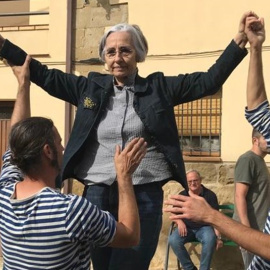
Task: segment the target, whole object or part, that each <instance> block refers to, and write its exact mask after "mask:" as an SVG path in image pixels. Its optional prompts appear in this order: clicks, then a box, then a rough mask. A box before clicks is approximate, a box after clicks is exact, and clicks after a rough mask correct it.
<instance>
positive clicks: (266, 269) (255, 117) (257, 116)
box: [245, 100, 270, 270]
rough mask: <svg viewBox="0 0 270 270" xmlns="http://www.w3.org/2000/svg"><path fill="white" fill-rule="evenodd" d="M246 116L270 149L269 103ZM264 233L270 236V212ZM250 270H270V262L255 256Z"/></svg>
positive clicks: (247, 113)
mask: <svg viewBox="0 0 270 270" xmlns="http://www.w3.org/2000/svg"><path fill="white" fill-rule="evenodd" d="M245 116H246V118H247V120H248V122H249V123H250V124H251V125H252V126H253V127H254V128H255V129H256V130H258V131H259V132H260V133H261V134H262V135H263V136H264V138H265V140H266V142H267V146H268V147H270V108H269V103H268V101H267V100H266V101H264V102H263V103H262V104H260V105H259V106H258V107H257V108H255V109H253V110H247V108H246V111H245ZM269 207H270V205H269ZM263 232H264V233H266V234H270V211H269V212H268V217H267V219H266V223H265V227H264V230H263ZM262 248H264V247H262ZM248 270H270V261H269V260H266V259H263V258H261V257H259V256H254V258H253V260H252V262H251V264H250V265H249V268H248Z"/></svg>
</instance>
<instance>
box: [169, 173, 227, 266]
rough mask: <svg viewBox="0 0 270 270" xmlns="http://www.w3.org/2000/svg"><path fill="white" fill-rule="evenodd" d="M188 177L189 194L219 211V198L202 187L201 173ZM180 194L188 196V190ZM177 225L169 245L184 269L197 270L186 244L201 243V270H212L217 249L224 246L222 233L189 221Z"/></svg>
mask: <svg viewBox="0 0 270 270" xmlns="http://www.w3.org/2000/svg"><path fill="white" fill-rule="evenodd" d="M186 175H187V183H188V187H189V192H192V193H194V194H197V195H199V196H201V197H203V198H205V200H206V201H207V202H208V203H209V204H210V205H211V206H212V207H213V208H215V209H217V210H218V201H217V196H216V194H215V193H214V192H213V191H211V190H209V189H208V188H206V187H205V186H203V185H202V178H201V176H200V173H199V172H198V171H196V170H190V171H188V172H187V173H186ZM180 194H181V195H184V196H188V193H187V191H186V190H183V191H182V192H180ZM175 223H176V224H177V229H175V230H174V231H173V233H172V234H171V235H170V236H169V243H170V246H171V247H172V249H173V251H174V253H175V255H176V256H177V258H178V260H179V261H180V263H181V265H182V267H183V269H185V270H196V269H197V268H196V267H195V265H194V264H193V262H192V261H191V259H190V256H189V254H188V252H187V250H186V248H185V244H186V243H188V242H191V241H199V242H201V243H202V253H201V261H200V269H201V270H208V269H210V264H211V260H212V255H213V252H214V250H215V247H216V249H218V248H220V247H222V246H223V242H222V240H221V235H220V233H219V232H218V231H217V230H216V229H214V228H213V227H212V226H208V225H206V224H205V223H197V222H193V221H191V220H188V219H178V220H175Z"/></svg>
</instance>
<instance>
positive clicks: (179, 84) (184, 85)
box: [165, 40, 247, 105]
mask: <svg viewBox="0 0 270 270" xmlns="http://www.w3.org/2000/svg"><path fill="white" fill-rule="evenodd" d="M246 55H247V50H246V49H241V48H240V47H239V46H238V45H237V44H236V43H235V42H234V41H233V40H232V41H231V43H230V44H229V45H228V46H227V48H226V49H225V51H224V52H223V53H222V54H221V56H220V57H219V58H218V59H217V61H216V63H215V64H213V65H212V66H211V67H210V68H209V70H208V71H207V72H194V73H190V74H185V75H183V74H180V75H178V76H177V77H175V76H172V77H165V78H166V84H167V88H166V89H167V91H168V95H169V96H170V97H171V99H172V102H173V103H174V105H178V104H181V103H185V102H189V101H193V100H196V99H199V98H202V97H205V96H209V95H213V94H215V93H216V92H217V91H218V90H219V89H221V87H222V85H223V84H224V83H225V81H226V80H227V78H228V77H229V76H230V74H231V73H232V72H233V70H234V69H235V68H236V67H237V66H238V64H239V63H240V62H241V61H242V60H243V58H244V57H245V56H246Z"/></svg>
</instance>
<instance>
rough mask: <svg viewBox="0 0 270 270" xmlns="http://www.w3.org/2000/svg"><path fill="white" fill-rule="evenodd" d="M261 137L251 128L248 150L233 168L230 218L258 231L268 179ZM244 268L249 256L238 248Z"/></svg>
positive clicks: (269, 199) (268, 199)
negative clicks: (232, 214)
mask: <svg viewBox="0 0 270 270" xmlns="http://www.w3.org/2000/svg"><path fill="white" fill-rule="evenodd" d="M268 151H269V150H268V149H267V143H266V141H265V139H264V137H263V136H262V135H261V134H260V133H259V132H258V131H256V130H255V129H254V130H253V132H252V148H251V150H250V151H247V152H246V153H244V154H243V155H241V156H240V157H239V159H238V161H237V163H236V166H235V175H234V179H235V214H234V219H235V220H237V221H239V222H241V223H242V224H244V225H246V226H248V227H251V228H254V229H257V230H260V231H262V230H263V228H264V225H265V220H266V217H267V214H268V209H269V205H270V196H269V192H270V176H269V171H268V168H267V166H266V164H265V161H264V157H265V156H266V155H267V154H268V153H269V152H268ZM241 252H242V257H243V261H244V265H245V269H247V268H248V266H249V264H250V262H251V261H252V259H253V256H254V255H253V254H252V253H249V252H247V251H246V250H244V249H241Z"/></svg>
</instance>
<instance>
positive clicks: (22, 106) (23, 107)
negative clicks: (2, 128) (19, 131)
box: [10, 83, 31, 126]
mask: <svg viewBox="0 0 270 270" xmlns="http://www.w3.org/2000/svg"><path fill="white" fill-rule="evenodd" d="M29 88H30V83H26V84H24V85H20V86H19V90H18V93H17V99H16V102H15V106H14V110H13V113H12V116H11V121H10V124H11V126H13V125H14V124H16V123H17V122H19V121H21V120H23V119H26V118H28V117H30V116H31V109H30V91H29Z"/></svg>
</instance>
